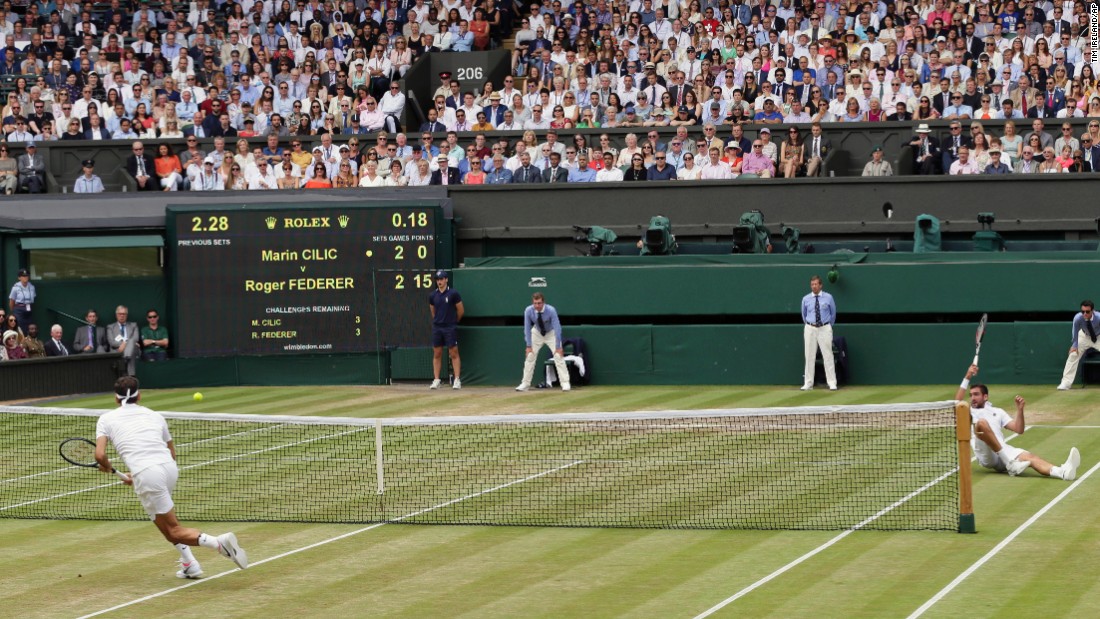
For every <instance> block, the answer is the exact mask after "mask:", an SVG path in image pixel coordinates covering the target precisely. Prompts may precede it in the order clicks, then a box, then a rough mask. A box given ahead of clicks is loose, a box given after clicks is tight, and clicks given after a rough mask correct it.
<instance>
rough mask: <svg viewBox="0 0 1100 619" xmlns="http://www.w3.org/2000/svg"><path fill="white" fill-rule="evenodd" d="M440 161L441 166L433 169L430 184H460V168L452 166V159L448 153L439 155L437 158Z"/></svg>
mask: <svg viewBox="0 0 1100 619" xmlns="http://www.w3.org/2000/svg"><path fill="white" fill-rule="evenodd" d="M436 160H437V162H438V163H439V168H438V169H437V170H434V171H432V180H431V181H429V182H428V184H429V185H458V184H460V183H459V181H460V180H461V179H460V176H459V172H458V168H454V167H451V160H450V159H449V158H448V157H447V155H442V154H441V155H439V157H438V158H437V159H436Z"/></svg>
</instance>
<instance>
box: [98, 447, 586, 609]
mask: <svg viewBox="0 0 1100 619" xmlns="http://www.w3.org/2000/svg"><path fill="white" fill-rule="evenodd" d="M583 463H584V460H574V461H573V462H570V463H569V464H563V465H561V466H559V467H555V468H552V469H549V470H546V471H543V472H541V473H535V474H533V475H528V476H527V477H524V478H522V479H515V480H512V481H510V482H508V483H505V484H501V485H499V486H494V487H492V488H488V489H486V490H482V491H480V492H475V493H473V494H467V495H466V496H464V497H461V498H457V499H451V500H450V501H447V502H445V503H440V504H439V505H434V506H432V507H427V508H424V509H421V510H419V511H415V512H412V513H409V514H405V515H404V516H401V517H399V518H394V519H393V520H389V521H387V522H379V523H377V524H372V525H370V526H368V527H363V528H362V529H356V530H354V531H351V532H348V533H344V534H343V535H337V536H336V537H331V538H329V539H326V540H321V541H319V542H316V543H313V544H310V545H308V546H302V547H301V548H295V549H294V550H289V551H287V552H284V553H282V554H278V555H275V556H273V557H268V558H266V559H261V560H259V561H256V562H254V563H251V564H250V565H249V567H255V566H257V565H263V564H264V563H269V562H271V561H275V560H277V559H282V558H284V557H289V556H290V555H295V554H298V553H299V552H305V551H307V550H312V549H314V548H317V547H318V546H324V545H326V544H331V543H332V542H337V541H340V540H342V539H345V538H348V537H351V536H353V535H358V534H360V533H366V532H367V531H370V530H372V529H377V528H378V527H381V526H383V525H386V524H392V523H395V522H401V521H403V520H408V519H409V518H415V517H416V516H419V515H421V514H426V513H428V512H432V511H435V510H437V509H442V508H444V507H448V506H450V505H454V504H455V503H461V502H462V501H466V500H468V499H473V498H477V497H479V496H481V495H483V494H489V493H490V492H496V491H497V490H503V489H504V488H507V487H509V486H514V485H516V484H522V483H524V482H527V481H531V480H532V479H538V478H539V477H544V476H546V475H551V474H553V473H557V472H558V471H563V470H565V469H567V468H570V467H573V466H576V465H578V464H583ZM239 571H240V570H238V569H232V570H227V571H224V572H221V573H220V574H215V575H213V576H210V577H208V578H203V579H201V580H193V581H191V582H189V583H187V584H186V585H180V586H178V587H172V588H171V589H165V590H164V591H160V592H158V593H153V594H151V595H147V596H145V597H140V598H138V599H136V600H130V601H129V602H124V603H122V604H119V605H117V606H112V607H111V608H105V609H103V610H98V611H96V612H94V613H91V614H90V615H83V616H81V617H78V619H90V618H91V617H98V616H100V615H103V614H106V613H109V612H111V611H115V610H120V609H122V608H126V607H128V606H133V605H134V604H140V603H142V602H145V601H148V600H152V599H154V598H159V597H163V596H165V595H168V594H169V593H175V592H176V591H180V590H182V589H186V588H188V587H194V586H196V585H201V584H202V583H204V582H209V581H211V580H214V579H217V578H221V577H222V576H227V575H229V574H232V573H234V572H239Z"/></svg>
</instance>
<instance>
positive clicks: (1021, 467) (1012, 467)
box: [1005, 458, 1031, 477]
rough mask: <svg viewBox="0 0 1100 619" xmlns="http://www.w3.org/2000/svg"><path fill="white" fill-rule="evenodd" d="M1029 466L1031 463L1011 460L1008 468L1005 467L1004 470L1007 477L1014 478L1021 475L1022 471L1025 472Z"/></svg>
mask: <svg viewBox="0 0 1100 619" xmlns="http://www.w3.org/2000/svg"><path fill="white" fill-rule="evenodd" d="M1030 466H1031V463H1030V462H1028V461H1027V460H1020V459H1019V458H1017V459H1015V460H1013V461H1012V462H1009V463H1008V466H1007V467H1005V468H1007V469H1008V474H1009V475H1011V476H1013V477H1016V476H1017V475H1019V474H1020V473H1023V472H1024V471H1026V470H1027V469H1028V468H1029V467H1030Z"/></svg>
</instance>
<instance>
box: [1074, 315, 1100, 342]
mask: <svg viewBox="0 0 1100 619" xmlns="http://www.w3.org/2000/svg"><path fill="white" fill-rule="evenodd" d="M1086 323H1092V331H1093V333H1096V334H1098V335H1100V315H1098V314H1097V313H1096V312H1093V313H1092V316H1090V317H1089V318H1085V315H1084V314H1082V313H1081V312H1077V315H1076V316H1074V317H1073V333H1071V334H1070V339H1069V346H1070V348H1077V337H1078V335H1079V334H1080V333H1081V332H1082V331H1083V332H1084V333H1085V335H1088V334H1089V330H1088V327H1086V326H1085V324H1086ZM1090 339H1091V338H1090Z"/></svg>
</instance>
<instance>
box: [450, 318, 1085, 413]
mask: <svg viewBox="0 0 1100 619" xmlns="http://www.w3.org/2000/svg"><path fill="white" fill-rule="evenodd" d="M563 334H564V336H565V337H583V338H585V342H586V344H587V346H588V352H589V358H590V362H591V366H592V379H593V384H602V385H608V384H626V385H654V384H655V385H697V384H703V385H706V384H717V385H757V384H759V385H772V384H789V385H792V386H794V385H800V384H801V380H802V364H803V353H802V326H801V325H800V324H792V325H756V326H753V325H748V326H745V325H706V326H702V325H687V326H651V325H631V326H607V327H605V326H591V325H580V326H575V327H574V326H567V327H566V328H565V329H564V332H563ZM835 334H836V335H837V336H843V337H844V338H846V339H847V342H848V352H849V360H850V374H851V383H852V384H859V385H886V384H914V385H916V384H937V383H947V384H951V383H953V382H955V381H958V380H959V378H960V377H961V376H962V375H963V373H964V372H965V371H966V367H967V365H969V363H970V360H971V357H972V355H973V350H974V348H973V342H974V339H973V338H974V326H973V325H963V324H949V325H942V324H844V323H843V322H841V323H839V324H838V325H837V327H836V330H835ZM1068 340H1069V326H1068V322H1067V323H1053V322H1044V323H1002V324H992V325H990V327H989V329H988V332H987V334H986V336H985V340H984V343H983V345H982V363H981V366H982V379H983V380H984V381H986V382H989V383H1020V384H1049V385H1051V387H1052V388H1053V386H1054V385H1055V384H1057V382H1058V379H1059V377H1061V374H1062V366H1063V364H1064V363H1065V354H1066V351H1067V350H1068V348H1069V346H1068ZM460 341H461V344H460V347H461V351H462V367H463V372H462V374H463V375H462V382H463V383H464V384H467V385H504V386H507V385H511V384H518V383H519V380H520V376H521V374H522V371H523V333H522V329H521V328H520V327H464V328H462V329H461V334H460ZM542 358H544V359H545V358H546V351H545V349H544V350H543V357H542ZM535 380H536V382H541V381H542V374H541V370H540V371H539V372H536V377H535ZM953 395H954V394H953V393H946V392H945V393H944V397H952V396H953Z"/></svg>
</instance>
